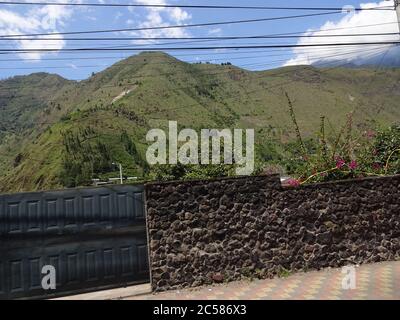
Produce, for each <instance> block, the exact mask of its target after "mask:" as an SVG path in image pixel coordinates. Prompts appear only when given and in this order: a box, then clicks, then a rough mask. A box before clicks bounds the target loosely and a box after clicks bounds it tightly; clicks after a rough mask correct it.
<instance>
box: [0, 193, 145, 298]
mask: <svg viewBox="0 0 400 320" xmlns="http://www.w3.org/2000/svg"><path fill="white" fill-rule="evenodd" d="M145 224H146V223H145V211H144V196H143V186H112V187H101V188H91V189H73V190H65V191H50V192H40V193H21V194H12V195H0V299H13V298H28V297H50V296H59V295H63V294H69V293H71V294H72V293H82V292H87V291H92V290H97V289H101V288H108V287H122V286H126V285H130V284H134V283H145V282H148V281H149V270H148V257H147V237H146V227H145ZM44 265H52V266H54V267H55V268H56V271H57V276H56V278H57V289H56V290H54V291H45V290H43V289H42V287H41V280H42V276H43V275H42V274H41V270H42V267H43V266H44Z"/></svg>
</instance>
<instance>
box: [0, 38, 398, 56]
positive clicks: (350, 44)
mask: <svg viewBox="0 0 400 320" xmlns="http://www.w3.org/2000/svg"><path fill="white" fill-rule="evenodd" d="M398 44H400V41H380V42H347V43H346V42H343V43H318V44H272V45H249V46H213V47H211V46H209V47H162V48H151V47H150V48H148V47H145V48H139V47H135V48H71V49H68V48H60V49H50V48H47V49H46V48H35V49H0V53H7V52H12V53H19V52H73V51H81V52H84V51H160V50H163V51H191V50H222V49H235V50H240V49H268V48H270V49H273V48H308V47H345V46H371V45H374V46H376V45H398Z"/></svg>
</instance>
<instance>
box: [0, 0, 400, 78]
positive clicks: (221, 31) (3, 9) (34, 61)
mask: <svg viewBox="0 0 400 320" xmlns="http://www.w3.org/2000/svg"><path fill="white" fill-rule="evenodd" d="M65 1H66V0H64V1H62V2H65ZM79 1H80V0H78V1H76V0H74V1H70V2H79ZM82 2H103V3H104V2H119V3H129V1H128V0H115V1H111V0H100V1H99V0H91V1H89V0H82ZM131 2H132V3H135V2H138V3H147V4H157V3H161V4H164V3H167V4H202V5H206V4H210V5H254V6H266V5H268V6H283V5H284V6H300V7H301V6H304V7H313V6H316V7H321V6H322V7H324V6H325V7H326V6H330V7H340V8H341V7H344V6H349V5H350V6H355V7H359V6H360V5H362V6H370V7H371V6H378V5H379V4H380V5H383V2H382V1H379V2H373V1H355V0H346V1H341V0H338V1H329V2H328V1H323V0H297V1H296V0H294V1H290V2H287V3H283V2H282V1H274V0H271V1H261V0H249V1H245V2H244V1H227V0H209V1H208V0H202V1H199V0H198V1H194V0H184V1H175V0H137V1H133V0H131ZM391 4H392V2H390V1H388V2H386V3H385V5H391ZM306 13H312V12H305V11H288V10H285V11H254V10H253V11H252V10H248V11H238V10H214V11H212V10H203V9H197V10H196V9H179V10H178V9H175V10H172V9H165V10H156V9H145V8H135V9H129V8H110V7H106V8H99V7H95V8H94V7H90V8H88V7H54V6H53V7H50V6H46V7H40V6H38V7H36V6H16V5H0V34H2V35H5V34H29V33H52V32H70V31H82V30H99V29H121V28H136V27H146V26H161V25H164V26H165V25H180V24H196V23H205V22H217V21H229V20H243V19H257V18H268V17H278V16H289V15H299V14H306ZM314 13H315V12H314ZM395 21H396V16H395V13H394V11H393V12H391V11H390V12H389V11H385V12H376V11H374V12H372V11H371V12H360V13H352V14H336V15H329V16H320V17H308V18H300V19H293V20H280V21H269V22H258V23H249V24H240V25H226V26H218V27H216V26H211V27H202V28H187V29H174V30H171V29H169V30H158V31H154V30H150V31H143V32H137V33H126V32H125V33H114V34H100V35H90V36H93V37H96V36H100V37H101V36H105V37H112V36H118V37H123V36H131V37H134V36H135V37H143V36H145V37H157V36H158V37H174V36H175V37H176V36H184V37H201V36H210V35H212V36H249V35H267V34H280V33H289V32H300V31H301V32H302V31H307V30H309V29H312V30H315V32H318V31H319V30H320V28H321V27H322V28H323V30H324V29H325V30H326V29H327V30H330V29H341V30H340V31H338V30H335V31H329V32H330V33H334V34H338V33H339V34H343V33H363V32H365V33H379V32H397V31H396V30H397V25H396V24H395V23H394V22H395ZM381 23H386V24H385V25H383V26H371V27H368V28H367V27H365V28H361V29H360V28H355V26H360V25H371V24H381ZM347 27H349V29H347V30H346V29H345V28H347ZM329 32H328V31H325V33H323V34H329ZM63 37H64V39H62V37H60V36H58V39H59V40H56V41H53V42H48V41H47V42H46V41H43V42H38V41H20V42H16V41H3V42H2V43H1V47H2V48H20V49H24V48H38V47H40V48H46V47H49V46H51V47H52V48H76V47H110V46H118V45H125V46H131V47H132V46H134V45H143V44H141V43H132V42H130V41H126V40H124V41H120V42H111V41H109V42H107V41H104V40H99V41H97V42H85V41H79V42H77V41H73V40H65V37H68V36H63ZM354 39H355V38H352V40H353V41H355V40H354ZM386 39H387V40H398V39H397V38H396V37H395V38H393V37H389V38H386ZM361 40H365V38H364V39H361ZM369 40H371V39H369ZM373 40H374V41H375V40H376V41H379V40H382V37H378V38H377V37H375V38H374V39H373ZM383 40H385V39H383ZM298 41H302V42H304V43H313V42H312V41H316V40H310V39H303V40H298V39H284V40H277V39H262V40H252V39H250V40H241V41H240V42H238V41H233V40H228V41H224V42H221V41H218V42H200V43H197V44H195V45H197V46H219V45H237V44H242V45H247V44H258V45H261V44H276V43H293V44H295V43H297V42H298ZM310 41H311V42H310ZM318 41H322V42H332V41H348V38H347V39H342V38H340V39H338V38H337V39H334V38H333V39H332V38H330V39H329V38H328V39H323V40H318ZM160 42H163V43H165V42H166V41H160ZM190 45H193V44H182V45H179V46H190ZM151 46H152V47H154V46H155V43H152V44H151ZM340 50H341V51H342V52H339V53H338V49H337V48H335V49H330V50H327V49H319V50H315V51H313V50H311V49H299V50H295V51H291V50H289V49H284V50H275V51H272V50H267V49H263V50H258V51H257V52H255V51H256V50H254V49H253V50H252V49H246V50H243V51H242V52H238V51H232V50H230V51H217V52H215V51H201V52H200V51H193V50H191V51H179V52H176V51H174V52H170V54H172V55H175V56H176V57H177V58H179V59H181V60H185V61H188V62H195V61H210V62H212V63H220V62H224V61H230V62H232V63H233V64H235V65H238V66H242V67H243V68H246V69H250V70H262V69H270V68H276V67H280V66H282V65H285V64H303V63H308V62H309V63H311V62H315V60H321V59H328V57H332V56H335V55H336V56H338V57H340V59H350V60H351V59H360V58H361V57H362V56H365V55H373V54H376V53H378V52H379V51H380V50H381V48H376V47H372V48H369V49H368V50H363V49H362V48H351V49H349V48H343V49H340ZM374 50H375V51H374ZM312 51H313V52H312ZM133 54H135V53H133V52H119V51H115V52H114V51H112V52H88V53H84V52H74V53H61V52H58V53H51V54H37V53H31V54H19V55H18V54H3V55H1V56H0V78H1V79H4V78H6V77H10V76H13V75H21V74H29V73H32V72H39V71H45V72H51V73H58V74H60V75H62V76H64V77H66V78H68V79H85V78H87V77H88V76H90V74H91V73H92V72H98V71H101V70H103V69H104V68H106V67H107V66H109V65H111V64H113V63H115V62H116V61H118V60H120V59H122V58H124V57H127V56H129V55H133ZM338 57H337V59H339V58H338Z"/></svg>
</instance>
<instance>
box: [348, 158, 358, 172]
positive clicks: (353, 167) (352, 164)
mask: <svg viewBox="0 0 400 320" xmlns="http://www.w3.org/2000/svg"><path fill="white" fill-rule="evenodd" d="M357 167H358V163H357V161H355V160H352V161H351V162H350V164H349V169H350V170H356V169H357Z"/></svg>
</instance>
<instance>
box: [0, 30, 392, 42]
mask: <svg viewBox="0 0 400 320" xmlns="http://www.w3.org/2000/svg"><path fill="white" fill-rule="evenodd" d="M398 35H399V33H398V32H386V33H358V34H357V33H353V34H319V35H258V36H221V37H177V38H170V37H154V38H150V37H96V38H3V37H1V38H0V41H1V40H7V41H8V40H18V41H22V40H29V41H32V40H33V41H56V40H66V41H67V40H68V41H109V40H112V41H123V40H129V41H132V40H147V41H154V40H164V41H166V40H242V39H291V38H294V39H297V38H335V37H367V36H398ZM177 43H178V44H179V43H184V42H177Z"/></svg>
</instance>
